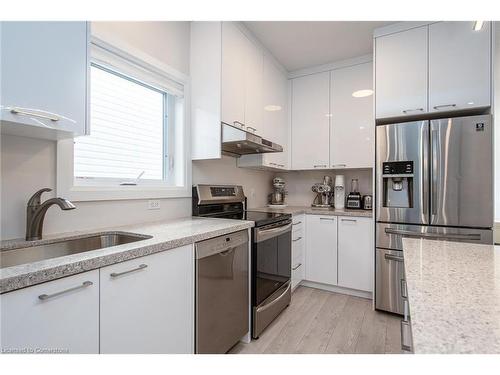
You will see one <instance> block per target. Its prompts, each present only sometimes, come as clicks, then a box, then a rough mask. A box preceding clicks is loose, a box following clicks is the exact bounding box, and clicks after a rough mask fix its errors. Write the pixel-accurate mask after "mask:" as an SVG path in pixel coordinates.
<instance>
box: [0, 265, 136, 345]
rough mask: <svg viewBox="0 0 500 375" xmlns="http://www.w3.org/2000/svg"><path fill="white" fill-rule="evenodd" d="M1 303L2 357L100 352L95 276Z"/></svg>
mask: <svg viewBox="0 0 500 375" xmlns="http://www.w3.org/2000/svg"><path fill="white" fill-rule="evenodd" d="M0 301H1V303H0V305H1V349H2V351H3V352H4V353H9V352H17V351H20V352H22V353H98V352H99V270H94V271H89V272H84V273H80V274H78V275H74V276H69V277H65V278H62V279H58V280H54V281H50V282H46V283H43V284H39V285H35V286H32V287H29V288H24V289H19V290H16V291H13V292H9V293H5V294H2V295H1V296H0ZM134 324H135V322H134Z"/></svg>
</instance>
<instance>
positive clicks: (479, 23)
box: [474, 21, 484, 31]
mask: <svg viewBox="0 0 500 375" xmlns="http://www.w3.org/2000/svg"><path fill="white" fill-rule="evenodd" d="M483 24H484V21H476V22H474V31H479V30H481V29H482V28H483Z"/></svg>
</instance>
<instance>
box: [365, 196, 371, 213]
mask: <svg viewBox="0 0 500 375" xmlns="http://www.w3.org/2000/svg"><path fill="white" fill-rule="evenodd" d="M372 208H373V197H372V196H371V195H363V210H371V209H372Z"/></svg>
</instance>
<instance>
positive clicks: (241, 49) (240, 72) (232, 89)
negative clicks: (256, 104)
mask: <svg viewBox="0 0 500 375" xmlns="http://www.w3.org/2000/svg"><path fill="white" fill-rule="evenodd" d="M247 43H249V42H248V39H247V38H246V37H245V36H244V35H243V33H242V32H241V31H240V30H239V29H238V27H237V26H236V25H235V24H233V23H232V22H223V23H222V85H221V86H222V87H221V90H222V93H221V98H222V99H221V107H222V115H221V117H222V122H225V123H227V124H231V125H232V124H233V123H234V122H235V121H237V122H240V123H242V124H243V123H245V77H246V73H247V72H246V62H245V56H246V55H247V54H248V47H247ZM214 95H217V93H215V92H214Z"/></svg>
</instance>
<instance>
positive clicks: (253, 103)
mask: <svg viewBox="0 0 500 375" xmlns="http://www.w3.org/2000/svg"><path fill="white" fill-rule="evenodd" d="M244 39H245V44H244V49H245V55H244V63H245V86H244V88H245V126H247V127H250V128H251V129H250V130H252V131H254V132H256V133H257V134H259V135H262V131H263V126H262V116H263V112H264V110H263V108H262V78H263V77H262V75H263V64H264V60H263V59H264V54H263V53H262V50H260V49H259V48H257V46H255V45H254V44H253V43H252V42H251V41H250V40H248V39H247V38H246V37H245V36H244Z"/></svg>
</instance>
